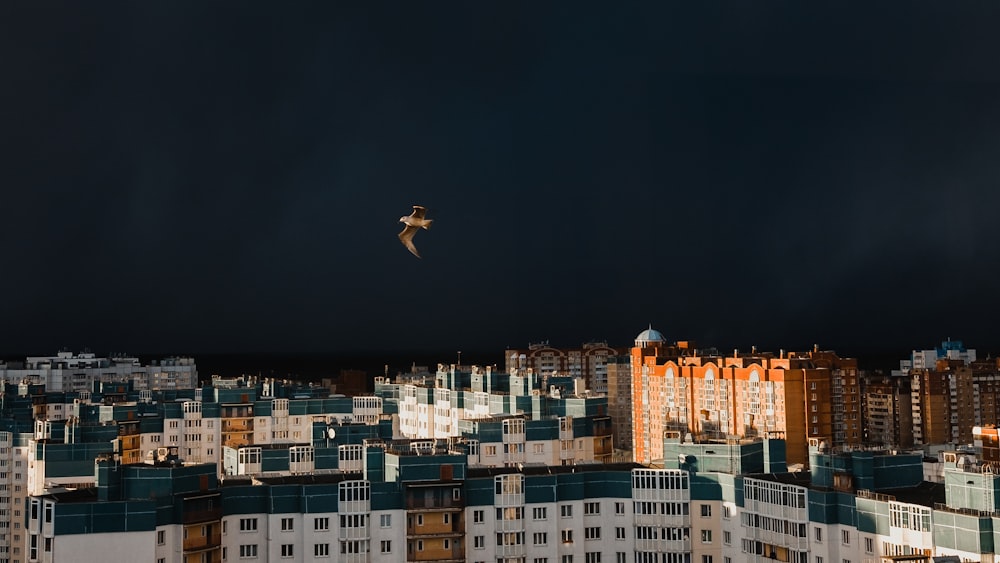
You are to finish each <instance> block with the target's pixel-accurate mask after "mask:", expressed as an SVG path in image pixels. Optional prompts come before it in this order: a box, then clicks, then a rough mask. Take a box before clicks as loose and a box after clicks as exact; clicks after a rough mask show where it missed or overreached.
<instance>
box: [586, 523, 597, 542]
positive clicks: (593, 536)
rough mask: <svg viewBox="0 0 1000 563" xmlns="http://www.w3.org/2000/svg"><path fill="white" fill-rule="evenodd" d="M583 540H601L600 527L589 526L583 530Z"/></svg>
mask: <svg viewBox="0 0 1000 563" xmlns="http://www.w3.org/2000/svg"><path fill="white" fill-rule="evenodd" d="M583 539H585V540H599V539H601V527H600V526H589V527H586V528H584V529H583Z"/></svg>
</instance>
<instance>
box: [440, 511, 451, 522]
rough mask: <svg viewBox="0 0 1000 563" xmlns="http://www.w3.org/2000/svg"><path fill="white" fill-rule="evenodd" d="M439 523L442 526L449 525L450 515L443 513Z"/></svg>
mask: <svg viewBox="0 0 1000 563" xmlns="http://www.w3.org/2000/svg"><path fill="white" fill-rule="evenodd" d="M441 523H442V524H450V523H451V514H448V513H447V512H445V513H444V514H442V515H441Z"/></svg>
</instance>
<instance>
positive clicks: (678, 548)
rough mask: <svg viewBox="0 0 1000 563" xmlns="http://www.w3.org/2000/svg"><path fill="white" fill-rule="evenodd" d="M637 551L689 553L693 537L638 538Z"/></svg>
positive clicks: (636, 541) (636, 542)
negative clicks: (677, 538)
mask: <svg viewBox="0 0 1000 563" xmlns="http://www.w3.org/2000/svg"><path fill="white" fill-rule="evenodd" d="M635 549H636V551H658V552H660V553H687V552H690V551H691V539H690V538H686V539H682V540H652V539H636V540H635Z"/></svg>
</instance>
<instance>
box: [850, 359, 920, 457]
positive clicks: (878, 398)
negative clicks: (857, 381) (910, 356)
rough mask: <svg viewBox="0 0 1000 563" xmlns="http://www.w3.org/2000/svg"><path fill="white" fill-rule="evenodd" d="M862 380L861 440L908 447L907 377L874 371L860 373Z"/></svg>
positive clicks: (910, 440) (909, 409)
mask: <svg viewBox="0 0 1000 563" xmlns="http://www.w3.org/2000/svg"><path fill="white" fill-rule="evenodd" d="M863 380H864V385H863V389H864V395H863V398H862V412H863V413H864V425H863V428H864V439H863V441H864V443H865V444H866V445H872V446H880V447H883V448H909V447H912V446H913V410H912V405H911V399H912V396H911V392H910V379H909V378H908V377H905V376H899V375H885V374H884V373H882V372H878V373H865V374H863Z"/></svg>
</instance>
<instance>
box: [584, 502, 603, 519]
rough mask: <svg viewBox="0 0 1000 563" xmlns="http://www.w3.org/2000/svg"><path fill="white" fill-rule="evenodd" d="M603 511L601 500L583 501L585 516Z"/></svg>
mask: <svg viewBox="0 0 1000 563" xmlns="http://www.w3.org/2000/svg"><path fill="white" fill-rule="evenodd" d="M600 513H601V503H599V502H585V503H583V514H584V515H585V516H592V515H595V514H600Z"/></svg>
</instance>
